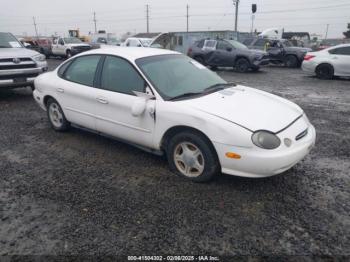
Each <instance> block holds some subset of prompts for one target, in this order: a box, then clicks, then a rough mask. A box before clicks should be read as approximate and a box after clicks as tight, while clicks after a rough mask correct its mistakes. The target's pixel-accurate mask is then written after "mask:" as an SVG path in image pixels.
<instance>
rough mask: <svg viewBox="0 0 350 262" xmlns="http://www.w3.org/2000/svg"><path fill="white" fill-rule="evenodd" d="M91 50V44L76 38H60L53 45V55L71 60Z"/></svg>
mask: <svg viewBox="0 0 350 262" xmlns="http://www.w3.org/2000/svg"><path fill="white" fill-rule="evenodd" d="M90 49H91V46H90V45H89V44H86V43H84V42H82V41H81V40H80V39H79V38H76V37H59V38H56V39H54V41H53V44H52V49H51V50H52V55H54V56H61V57H67V58H70V57H72V56H74V55H76V54H79V53H81V52H85V51H88V50H90Z"/></svg>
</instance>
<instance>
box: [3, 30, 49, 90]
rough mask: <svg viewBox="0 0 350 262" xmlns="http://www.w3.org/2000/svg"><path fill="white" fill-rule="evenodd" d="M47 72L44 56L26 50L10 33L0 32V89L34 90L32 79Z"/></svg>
mask: <svg viewBox="0 0 350 262" xmlns="http://www.w3.org/2000/svg"><path fill="white" fill-rule="evenodd" d="M47 70H48V67H47V62H46V59H45V56H44V55H42V54H39V53H38V52H36V51H33V50H29V49H26V48H25V47H24V46H23V45H22V43H20V42H19V41H18V40H17V38H16V37H14V36H13V35H12V34H11V33H6V32H0V89H2V88H16V87H26V86H30V87H32V89H34V79H35V78H36V77H37V76H38V75H39V74H41V73H43V72H46V71H47Z"/></svg>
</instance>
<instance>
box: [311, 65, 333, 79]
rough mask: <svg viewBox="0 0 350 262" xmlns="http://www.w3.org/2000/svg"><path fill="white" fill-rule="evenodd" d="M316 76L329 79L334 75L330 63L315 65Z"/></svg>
mask: <svg viewBox="0 0 350 262" xmlns="http://www.w3.org/2000/svg"><path fill="white" fill-rule="evenodd" d="M315 72H316V76H317V77H318V78H319V79H323V80H331V79H333V77H334V68H333V66H331V65H330V64H321V65H319V66H318V67H316V70H315Z"/></svg>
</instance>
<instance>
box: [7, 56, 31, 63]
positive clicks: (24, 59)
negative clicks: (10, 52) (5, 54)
mask: <svg viewBox="0 0 350 262" xmlns="http://www.w3.org/2000/svg"><path fill="white" fill-rule="evenodd" d="M18 59H19V60H20V61H21V62H28V61H33V60H32V59H31V58H29V57H24V58H18ZM0 63H13V58H1V59H0Z"/></svg>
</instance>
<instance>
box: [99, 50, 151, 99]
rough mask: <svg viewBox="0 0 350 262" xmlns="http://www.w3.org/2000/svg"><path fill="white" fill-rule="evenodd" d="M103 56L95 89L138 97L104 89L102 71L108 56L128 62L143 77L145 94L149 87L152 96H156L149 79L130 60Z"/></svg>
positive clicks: (111, 55) (116, 56)
mask: <svg viewBox="0 0 350 262" xmlns="http://www.w3.org/2000/svg"><path fill="white" fill-rule="evenodd" d="M102 56H103V59H101V60H100V63H99V65H98V68H97V70H96V73H97V74H98V75H97V76H96V75H95V80H96V82H95V83H94V84H95V85H94V86H95V88H97V89H100V90H103V91H109V92H113V93H117V94H123V95H130V96H136V95H135V94H129V93H123V92H117V91H113V90H108V89H104V88H103V87H102V71H103V67H104V63H105V60H106V58H107V56H110V57H115V58H119V59H122V60H124V61H126V62H127V63H128V64H129V65H131V67H132V68H133V69H134V70H135V71H136V73H137V74H138V75H139V76H140V77H141V79H142V80H143V82H144V87H143V92H144V93H145V92H146V87H149V89H150V90H151V92H152V94H153V95H155V94H154V91H153V85H150V82H149V81H147V79H146V78H145V77H144V76H143V75H142V74H141V72H142V71H141V72H140V70H139V69H138V68H137V67H136V66H135V65H133V64H132V63H130V61H129V60H128V59H126V58H124V57H121V56H118V55H113V54H103V55H102Z"/></svg>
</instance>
